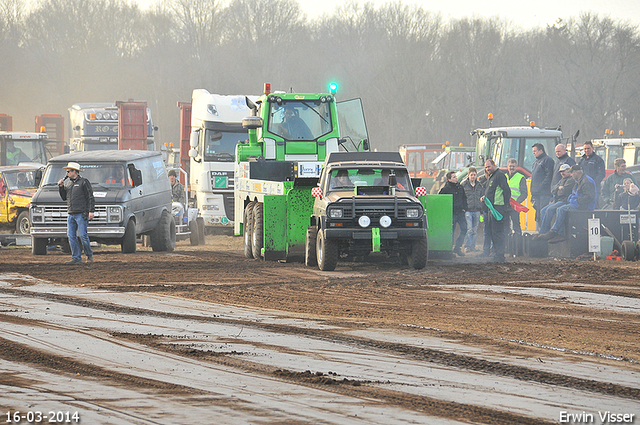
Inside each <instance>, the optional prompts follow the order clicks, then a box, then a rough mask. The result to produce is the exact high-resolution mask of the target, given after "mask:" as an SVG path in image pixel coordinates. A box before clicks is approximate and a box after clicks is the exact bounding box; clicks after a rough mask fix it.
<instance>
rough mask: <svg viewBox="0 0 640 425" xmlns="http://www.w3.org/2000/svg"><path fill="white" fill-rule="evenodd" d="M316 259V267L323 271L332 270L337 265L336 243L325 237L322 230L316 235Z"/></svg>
mask: <svg viewBox="0 0 640 425" xmlns="http://www.w3.org/2000/svg"><path fill="white" fill-rule="evenodd" d="M316 259H317V260H318V268H319V269H320V270H322V271H324V272H330V271H333V270H335V269H336V266H337V265H338V244H337V243H336V241H332V240H330V239H326V238H325V236H324V232H323V231H319V232H318V236H316Z"/></svg>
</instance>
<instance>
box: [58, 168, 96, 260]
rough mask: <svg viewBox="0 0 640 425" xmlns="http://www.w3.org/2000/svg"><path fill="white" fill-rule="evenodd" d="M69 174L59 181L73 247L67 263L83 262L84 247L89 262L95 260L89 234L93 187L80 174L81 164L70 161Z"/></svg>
mask: <svg viewBox="0 0 640 425" xmlns="http://www.w3.org/2000/svg"><path fill="white" fill-rule="evenodd" d="M63 168H64V169H66V170H67V176H66V177H65V178H64V179H61V180H60V181H59V182H58V191H59V192H60V197H61V198H62V200H63V201H67V215H68V217H67V237H68V238H69V246H70V247H71V261H67V264H79V263H82V251H81V250H80V243H79V242H78V237H80V241H81V242H82V248H83V249H84V253H85V255H86V256H87V262H88V263H91V262H93V251H92V250H91V244H90V241H89V235H88V234H87V226H88V222H89V220H93V216H94V211H95V199H94V197H93V188H92V187H91V183H90V182H89V180H87V179H85V178H84V177H81V176H80V164H78V163H77V162H70V163H68V164H67V166H66V167H63Z"/></svg>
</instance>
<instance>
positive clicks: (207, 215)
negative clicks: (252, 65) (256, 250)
mask: <svg viewBox="0 0 640 425" xmlns="http://www.w3.org/2000/svg"><path fill="white" fill-rule="evenodd" d="M245 99H246V96H245V95H221V94H212V93H209V92H208V91H207V90H205V89H196V90H194V91H193V94H192V102H191V136H190V141H189V144H190V147H191V149H190V151H189V157H190V163H189V168H190V172H189V190H190V201H191V202H192V203H193V205H195V206H196V207H197V209H198V211H199V212H200V215H201V217H202V219H203V220H204V225H205V227H206V228H209V229H212V228H216V227H218V228H228V229H229V230H231V229H232V228H233V214H234V196H233V188H234V165H235V148H236V145H237V144H238V142H239V141H245V140H246V139H247V138H248V133H247V130H246V129H245V128H243V127H242V119H243V118H245V117H246V116H248V115H249V114H250V112H251V111H250V110H249V108H248V107H247V104H246V100H245ZM249 99H252V100H256V99H257V96H254V97H251V96H249Z"/></svg>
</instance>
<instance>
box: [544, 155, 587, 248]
mask: <svg viewBox="0 0 640 425" xmlns="http://www.w3.org/2000/svg"><path fill="white" fill-rule="evenodd" d="M571 175H572V177H573V179H574V180H575V181H576V184H575V186H574V187H573V190H572V191H571V195H569V203H568V204H566V205H563V206H561V207H560V208H558V209H557V210H556V221H555V222H554V223H553V227H551V230H549V231H548V232H547V233H544V234H542V235H540V236H539V239H542V240H548V241H549V243H556V242H562V241H563V240H564V239H565V237H566V236H565V235H564V228H565V225H566V218H567V215H568V213H569V211H570V210H580V211H593V210H594V208H595V206H596V185H595V182H594V181H593V179H592V178H591V177H589V176H587V175H586V174H585V173H584V171H583V170H582V168H581V167H580V166H579V165H574V166H573V167H571Z"/></svg>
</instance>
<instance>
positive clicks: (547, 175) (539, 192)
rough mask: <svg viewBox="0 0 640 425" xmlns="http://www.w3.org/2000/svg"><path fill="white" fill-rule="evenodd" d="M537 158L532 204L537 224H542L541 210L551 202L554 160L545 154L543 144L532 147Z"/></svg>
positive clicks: (533, 179)
mask: <svg viewBox="0 0 640 425" xmlns="http://www.w3.org/2000/svg"><path fill="white" fill-rule="evenodd" d="M532 150H533V155H534V156H535V157H536V160H535V162H534V163H533V167H532V168H531V203H532V205H533V208H534V209H535V210H536V218H535V220H536V222H537V223H540V210H542V208H544V207H546V206H547V205H549V202H551V179H552V177H553V175H552V174H553V167H554V162H553V159H551V157H550V156H549V155H547V154H546V153H545V152H544V146H543V145H542V143H536V144H534V145H533V146H532Z"/></svg>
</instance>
